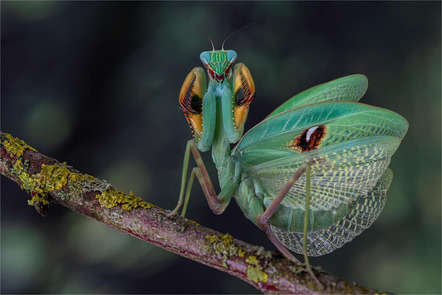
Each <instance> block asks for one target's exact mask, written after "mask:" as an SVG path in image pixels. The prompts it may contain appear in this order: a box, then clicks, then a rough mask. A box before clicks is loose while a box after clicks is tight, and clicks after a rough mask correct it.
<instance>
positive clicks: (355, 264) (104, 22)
mask: <svg viewBox="0 0 442 295" xmlns="http://www.w3.org/2000/svg"><path fill="white" fill-rule="evenodd" d="M174 5H176V6H178V7H179V9H180V10H182V11H184V12H185V14H187V15H188V16H183V14H182V13H180V12H179V11H178V10H176V9H175V8H174V6H173V5H172V4H171V3H169V2H129V3H124V2H100V1H99V2H56V1H47V2H38V1H35V2H34V1H32V2H23V1H19V2H6V1H2V2H1V125H2V126H1V130H3V131H5V132H9V133H11V134H13V135H14V136H17V137H19V138H21V139H24V140H25V141H26V142H28V143H29V144H30V145H32V146H33V147H35V148H36V149H37V150H39V151H40V152H42V153H44V154H46V155H49V156H51V157H54V158H56V159H58V160H59V161H66V162H67V163H69V164H70V165H73V166H74V167H75V168H77V169H79V170H80V171H82V172H84V173H88V174H91V175H95V176H97V177H100V178H102V179H106V180H107V181H109V182H110V183H112V184H113V185H114V186H115V187H116V188H118V189H120V190H123V191H125V192H126V193H128V192H129V191H133V192H134V193H135V194H136V195H138V196H142V197H143V198H144V199H145V200H147V201H149V202H152V203H154V204H156V205H158V206H160V207H163V208H169V209H171V208H173V207H174V206H175V204H176V199H177V197H178V192H179V185H180V180H181V169H182V166H181V165H182V158H183V153H184V148H185V144H186V141H187V140H188V139H189V138H190V137H191V134H190V131H189V128H188V125H187V123H186V121H185V118H184V116H183V114H182V112H181V111H180V110H179V108H178V101H177V99H178V93H179V91H180V88H181V84H182V82H183V81H184V78H185V77H186V75H187V73H188V72H189V71H190V70H191V69H192V68H193V67H195V66H201V63H200V60H199V54H200V52H201V51H203V50H210V49H211V47H210V43H209V41H208V40H207V38H206V37H205V36H204V35H203V34H202V33H201V32H200V31H199V29H198V28H196V27H195V26H194V25H193V24H192V22H191V21H190V20H189V19H191V20H192V21H194V22H196V23H198V24H199V25H200V27H201V28H203V29H204V30H205V31H207V33H208V34H209V35H210V36H211V37H212V39H213V40H214V42H215V44H216V46H218V47H219V46H220V44H221V42H222V41H223V39H224V38H225V37H226V36H227V35H228V34H230V33H231V32H233V31H235V30H237V29H238V28H240V27H242V26H244V25H246V24H248V23H250V22H255V23H256V25H254V26H251V27H249V28H247V29H246V30H244V31H242V32H240V33H238V34H237V35H235V36H234V37H232V38H231V39H230V40H229V41H228V42H227V45H226V48H229V49H234V50H236V51H237V53H238V61H239V62H243V63H245V64H246V65H247V66H248V67H249V69H250V71H251V73H252V75H253V77H254V80H255V84H256V93H257V98H256V99H255V100H254V101H253V103H252V106H251V111H250V113H249V119H248V122H247V125H246V129H249V128H251V127H252V126H254V125H255V124H257V123H258V122H259V121H261V120H262V119H263V118H264V117H265V116H266V115H267V114H268V113H270V111H272V110H273V109H274V108H275V107H277V106H278V105H279V104H281V103H282V102H284V101H285V100H286V99H288V98H289V97H291V96H292V95H294V94H296V93H298V92H300V91H302V90H304V89H306V88H308V87H311V86H313V85H316V84H319V83H322V82H326V81H329V80H331V79H334V78H337V77H341V76H345V75H348V74H352V73H363V74H365V75H367V76H368V78H369V82H370V86H369V90H368V92H367V94H366V95H365V97H364V98H363V99H362V101H363V102H365V103H368V104H372V105H377V106H382V107H385V108H388V109H391V110H394V111H396V112H398V113H400V114H402V115H403V116H404V117H406V118H407V119H408V120H409V123H410V129H409V132H408V134H407V135H406V137H405V139H404V141H403V143H402V145H401V146H400V148H399V150H398V151H397V153H396V154H395V155H394V157H393V159H392V163H391V167H392V169H393V171H394V173H395V177H394V181H393V184H392V186H391V188H390V190H389V196H388V202H387V204H386V207H385V209H384V212H383V213H382V214H381V216H380V217H379V219H378V220H377V221H376V222H375V223H374V225H373V226H372V227H371V228H370V229H369V230H367V231H365V232H364V233H363V234H362V235H361V236H360V237H357V238H356V239H355V240H354V241H353V242H351V243H349V244H347V245H346V246H344V247H343V248H341V249H339V250H336V251H335V252H333V253H332V254H330V255H327V256H324V257H320V258H315V259H312V263H313V265H316V266H321V267H323V268H324V269H325V270H327V271H330V272H332V273H334V274H336V275H339V276H342V277H343V278H346V279H348V280H353V281H356V282H358V283H360V284H363V285H366V286H370V287H373V288H376V289H378V290H387V291H391V292H399V293H440V292H441V13H440V12H441V3H440V2H176V3H175V4H174ZM204 159H205V160H206V163H208V165H207V166H208V168H209V173H211V175H212V176H213V177H214V179H216V178H215V175H216V171H215V170H214V169H213V165H212V164H211V161H210V153H206V154H205V155H204ZM27 199H28V196H27V195H26V193H25V192H23V191H21V190H20V189H19V187H18V186H17V185H16V184H15V183H13V182H12V181H10V180H8V179H6V178H4V177H2V179H1V291H2V293H256V290H255V289H254V288H252V287H251V286H249V285H247V284H246V283H244V282H242V281H240V280H238V279H236V278H233V277H230V276H228V275H226V274H224V273H222V272H219V271H216V270H213V269H211V268H208V267H206V266H203V265H200V264H197V263H195V262H193V261H191V260H187V259H184V258H181V257H179V256H177V255H174V254H171V253H169V252H166V251H165V250H162V249H159V248H156V247H154V246H151V245H150V244H147V243H144V242H141V241H139V240H137V239H135V238H133V237H130V236H128V235H125V234H122V233H120V232H118V231H115V230H113V229H110V228H107V227H106V226H104V225H102V224H99V223H97V222H95V221H92V220H90V219H88V218H85V217H83V216H81V215H78V214H75V213H73V212H71V211H69V210H67V209H65V208H63V207H60V206H51V207H50V210H49V215H48V216H47V217H46V218H42V217H41V216H39V215H38V214H37V213H36V212H35V210H34V209H33V208H32V207H30V206H28V205H27V204H26V200H27ZM187 217H188V218H190V219H193V220H196V221H197V222H199V223H201V224H203V225H205V226H209V227H212V228H214V229H216V230H219V231H221V232H229V233H231V234H232V235H233V236H235V237H237V238H240V239H242V240H245V241H247V242H250V243H253V244H257V245H263V246H265V247H266V248H269V249H274V247H273V246H272V245H271V243H270V242H269V241H268V240H267V238H266V236H265V234H264V233H263V232H261V231H260V230H259V229H258V228H256V227H255V226H254V225H253V224H252V223H251V222H249V221H248V220H246V219H245V218H244V216H243V214H242V212H241V211H240V210H239V208H238V206H237V205H236V204H235V202H232V203H231V206H230V207H229V208H228V209H227V211H226V213H224V214H223V215H221V216H216V215H214V214H212V213H211V211H210V209H209V208H208V206H207V204H206V201H205V199H204V196H203V194H202V191H201V189H200V188H199V187H198V186H197V185H195V186H194V189H193V194H192V198H191V202H190V207H189V210H188V213H187ZM299 258H301V257H299Z"/></svg>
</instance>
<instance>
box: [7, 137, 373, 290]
mask: <svg viewBox="0 0 442 295" xmlns="http://www.w3.org/2000/svg"><path fill="white" fill-rule="evenodd" d="M0 139H1V146H0V154H1V160H0V171H1V174H2V175H4V176H5V177H7V178H9V179H11V180H13V181H15V182H16V183H17V184H18V185H19V186H20V187H21V188H22V189H24V190H26V192H27V193H28V194H29V195H30V197H31V198H30V200H28V204H29V205H32V206H34V207H35V209H36V210H37V212H39V213H40V214H41V215H43V216H45V215H46V214H47V213H48V207H49V204H51V203H52V204H60V205H63V206H65V207H67V208H69V209H71V210H73V211H75V212H78V213H81V214H83V215H85V216H88V217H90V218H92V219H95V220H96V221H98V222H102V223H104V224H106V225H108V226H111V227H113V228H115V229H117V230H119V231H122V232H125V233H127V234H130V235H132V236H134V237H137V238H139V239H141V240H143V241H146V242H149V243H152V244H154V245H156V246H158V247H161V248H163V249H166V250H168V251H171V252H173V253H176V254H179V255H181V256H183V257H186V258H190V259H193V260H195V261H198V262H200V263H202V264H205V265H208V266H210V267H213V268H216V269H218V270H221V271H224V272H227V273H229V274H231V275H233V276H236V277H238V278H240V279H242V280H244V281H246V282H248V283H249V284H251V285H253V286H254V287H256V288H257V289H258V290H259V291H261V292H263V293H291V294H293V293H297V294H316V293H325V294H333V293H334V294H336V293H337V294H362V293H363V294H374V293H377V292H376V291H375V290H373V289H370V288H366V287H363V286H360V285H357V284H355V283H351V282H348V281H345V280H343V279H341V278H339V277H336V276H334V275H331V274H328V273H326V272H324V271H322V270H319V269H314V272H315V274H316V276H317V277H318V279H319V280H320V281H321V283H322V284H323V285H324V286H325V289H324V290H320V289H319V287H318V285H317V284H316V283H315V281H314V280H313V279H312V278H311V276H310V275H309V274H308V272H307V271H306V269H305V267H304V265H300V264H299V265H298V264H294V263H293V262H291V261H289V260H288V259H286V258H285V257H284V256H282V255H281V254H280V253H278V252H273V251H268V250H265V249H264V248H262V247H259V246H254V245H250V244H248V243H245V242H243V241H240V240H237V239H235V238H233V237H232V236H231V235H229V234H222V233H219V232H216V231H214V230H212V229H210V228H206V227H204V226H202V225H199V224H198V223H196V222H194V221H192V220H188V219H185V218H182V217H180V216H172V217H169V216H168V213H169V211H166V210H164V209H161V208H158V207H156V206H155V205H152V204H150V203H148V202H145V201H143V200H142V199H141V198H140V197H137V196H134V195H133V194H132V193H130V194H124V193H122V192H120V191H118V190H116V189H115V188H113V187H112V186H111V185H110V184H108V183H106V182H105V181H103V180H100V179H98V178H96V177H94V176H91V175H87V174H83V173H81V172H79V171H77V170H75V169H74V168H73V167H71V166H68V165H67V164H66V163H60V162H58V161H57V160H55V159H52V158H49V157H47V156H45V155H43V154H40V153H39V152H37V151H36V150H35V149H34V148H32V147H30V146H29V145H27V144H26V143H25V142H24V141H22V140H20V139H18V138H14V137H13V136H11V135H10V134H7V133H4V132H1V131H0Z"/></svg>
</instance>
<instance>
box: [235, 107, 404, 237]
mask: <svg viewBox="0 0 442 295" xmlns="http://www.w3.org/2000/svg"><path fill="white" fill-rule="evenodd" d="M318 126H321V128H319V127H318ZM319 129H320V130H321V131H320V132H317V131H318V130H319ZM407 129H408V123H407V121H406V120H405V119H404V118H403V117H402V116H400V115H398V114H396V113H394V112H392V111H389V110H386V109H381V108H377V107H373V106H369V105H364V104H361V103H356V102H323V103H316V104H313V105H309V106H304V107H299V108H295V109H291V110H289V111H286V112H283V113H280V114H278V115H275V116H273V117H270V118H268V119H266V120H264V121H263V122H261V123H260V124H258V125H257V126H255V127H254V128H253V129H251V130H250V131H249V132H248V133H247V134H246V135H245V136H244V137H243V139H242V140H241V142H240V143H239V144H238V146H237V147H236V148H235V150H234V151H233V154H232V155H233V156H234V157H237V158H238V160H239V161H240V162H241V164H242V165H243V169H244V174H245V175H248V176H249V177H250V178H252V179H253V180H254V181H255V182H257V183H259V185H261V186H262V188H263V189H264V191H265V193H266V196H265V198H264V205H265V206H268V205H269V204H270V203H271V201H272V200H273V198H274V197H275V196H276V195H277V194H278V192H279V191H280V190H281V189H282V187H283V186H284V185H285V184H286V183H287V182H288V181H289V180H290V178H291V177H292V176H293V174H294V173H295V172H296V171H297V169H299V167H301V166H302V165H304V164H305V163H309V164H310V166H311V205H310V208H311V212H312V214H314V215H315V216H321V214H323V213H324V214H325V213H327V212H328V213H329V212H333V211H334V210H337V209H342V208H344V209H345V208H348V206H349V205H350V204H351V203H354V202H356V201H357V200H358V198H360V197H361V196H365V195H367V193H368V192H369V191H371V190H372V189H373V187H374V186H375V185H376V183H377V182H378V180H379V178H380V177H381V176H382V175H383V173H384V171H385V170H386V169H387V167H388V165H389V163H390V159H391V156H392V155H393V154H394V152H395V151H396V149H397V148H398V146H399V144H400V141H401V139H402V138H403V137H404V135H405V133H406V131H407ZM309 136H310V139H311V140H310V141H308V140H306V139H307V138H308V137H309ZM303 138H304V142H303ZM312 138H315V140H313V139H312ZM312 143H314V144H312ZM303 144H304V145H303ZM305 181H306V179H305V175H303V176H302V177H301V178H300V179H299V180H298V181H297V182H296V183H295V185H294V186H293V187H292V188H291V190H290V191H289V192H288V194H287V196H286V197H285V198H284V200H283V201H282V203H281V205H283V206H285V207H287V208H289V209H291V210H293V211H292V212H294V213H293V214H294V215H296V216H303V212H304V210H305V197H306V196H305ZM282 218H283V219H284V218H286V217H285V216H282ZM287 223H290V222H287ZM319 223H320V222H319ZM319 223H318V224H319ZM281 224H284V223H281ZM274 225H276V223H275V224H274ZM298 225H299V228H302V224H298ZM330 225H331V224H327V223H325V222H323V223H322V224H321V226H322V228H324V227H328V226H330ZM281 226H285V225H280V226H279V227H281ZM287 226H290V227H289V228H284V230H286V231H295V230H294V228H293V224H289V225H287ZM317 229H320V227H317V228H316V229H315V228H313V227H312V228H311V229H310V231H315V230H317Z"/></svg>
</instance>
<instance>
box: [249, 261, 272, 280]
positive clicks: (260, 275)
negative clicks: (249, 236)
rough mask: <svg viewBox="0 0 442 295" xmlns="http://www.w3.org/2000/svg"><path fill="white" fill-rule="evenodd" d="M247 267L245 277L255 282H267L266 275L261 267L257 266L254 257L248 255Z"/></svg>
mask: <svg viewBox="0 0 442 295" xmlns="http://www.w3.org/2000/svg"><path fill="white" fill-rule="evenodd" d="M246 263H248V264H249V265H248V266H247V277H248V278H249V279H250V280H251V281H253V282H255V283H258V282H265V283H266V282H267V280H268V275H267V274H266V273H265V272H264V271H263V270H262V267H261V265H259V260H258V258H257V257H256V256H253V255H250V256H249V257H247V258H246Z"/></svg>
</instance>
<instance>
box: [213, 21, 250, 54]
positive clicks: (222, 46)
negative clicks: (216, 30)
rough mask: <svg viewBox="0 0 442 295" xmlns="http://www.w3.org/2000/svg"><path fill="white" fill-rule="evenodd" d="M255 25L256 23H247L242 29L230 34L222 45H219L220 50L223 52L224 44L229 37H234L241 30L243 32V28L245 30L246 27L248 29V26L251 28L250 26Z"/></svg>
mask: <svg viewBox="0 0 442 295" xmlns="http://www.w3.org/2000/svg"><path fill="white" fill-rule="evenodd" d="M255 24H256V23H249V24H247V25H245V26H244V27H242V28H240V29H238V30H236V31H235V32H233V33H231V34H230V35H229V36H227V37H226V38H225V39H224V41H223V44H222V45H221V50H224V44H225V43H226V41H227V40H228V39H229V38H230V37H232V36H233V35H235V34H236V33H238V32H239V31H242V30H244V29H245V28H247V27H249V26H251V25H255Z"/></svg>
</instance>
